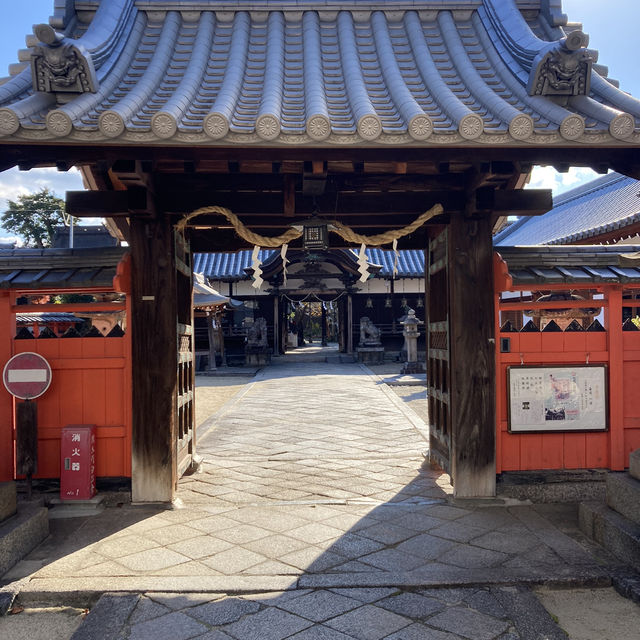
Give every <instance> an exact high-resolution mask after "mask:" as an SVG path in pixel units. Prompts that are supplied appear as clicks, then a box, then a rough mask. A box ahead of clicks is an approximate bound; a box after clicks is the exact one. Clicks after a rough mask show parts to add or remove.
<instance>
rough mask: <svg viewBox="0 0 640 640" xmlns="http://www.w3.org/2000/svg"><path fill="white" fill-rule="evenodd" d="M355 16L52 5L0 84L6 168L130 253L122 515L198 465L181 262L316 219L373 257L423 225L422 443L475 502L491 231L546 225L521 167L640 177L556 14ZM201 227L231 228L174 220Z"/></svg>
mask: <svg viewBox="0 0 640 640" xmlns="http://www.w3.org/2000/svg"><path fill="white" fill-rule="evenodd" d="M361 4H362V3H352V4H349V3H347V4H345V5H343V6H342V10H340V11H338V10H336V9H335V8H334V7H333V6H329V5H327V4H326V3H324V2H321V1H318V2H316V3H314V2H305V3H304V4H303V7H304V8H302V6H298V5H296V6H295V8H292V6H291V3H289V2H256V3H253V4H252V5H251V10H250V11H246V10H243V6H244V4H243V3H240V2H239V3H237V6H235V3H226V4H225V9H224V11H220V10H218V9H219V6H218V3H217V2H214V1H213V0H208V1H207V0H204V1H202V0H198V1H195V0H193V2H192V1H190V0H182V1H178V0H176V2H164V3H162V7H161V8H159V5H157V4H156V3H153V6H151V4H149V3H145V2H141V1H136V0H109V1H108V2H107V1H106V0H103V1H102V2H99V3H89V4H87V3H85V2H74V1H73V0H70V1H68V2H66V3H56V10H55V15H54V16H53V18H52V19H51V21H50V24H48V25H38V26H37V27H36V29H35V38H36V40H37V41H38V44H37V46H35V47H34V48H33V49H32V52H31V66H30V67H26V68H25V69H24V70H21V69H20V67H19V66H17V67H15V68H14V71H15V72H16V73H15V75H14V77H12V78H11V79H9V80H8V81H7V82H6V83H5V84H3V85H2V86H0V146H1V148H2V161H1V164H2V166H1V168H2V169H7V168H10V167H13V166H19V167H20V168H22V169H29V168H32V167H41V166H57V167H58V169H59V170H61V171H65V170H67V169H69V168H70V167H72V166H78V167H81V168H82V171H83V175H84V177H85V181H86V182H87V184H88V186H89V187H90V189H91V190H90V191H87V192H71V193H68V194H67V207H68V212H69V213H71V214H72V215H75V216H84V217H87V216H95V217H106V218H108V219H109V224H110V225H111V228H112V230H113V232H114V233H115V234H117V235H118V236H119V237H120V238H121V239H124V240H127V241H128V242H129V244H130V248H131V249H130V250H131V265H132V293H131V313H132V322H131V325H132V326H131V330H132V355H133V372H132V396H133V434H132V468H133V499H134V500H135V501H168V500H171V499H172V498H173V496H174V491H175V484H176V480H177V477H178V475H179V473H180V472H181V471H182V470H183V469H184V468H186V466H188V465H189V464H190V461H191V456H192V455H193V453H194V446H195V441H194V439H193V428H192V424H193V423H192V420H193V411H192V410H191V408H190V403H191V399H192V388H191V385H192V378H191V376H192V370H193V367H192V365H191V357H190V356H189V351H190V350H192V348H193V347H192V344H190V343H191V337H192V336H191V333H190V327H191V326H192V321H191V300H190V295H191V294H190V275H188V274H187V271H189V267H190V264H189V261H188V255H189V250H191V251H215V250H231V249H233V248H240V247H247V246H252V245H260V243H262V242H264V241H265V239H268V238H272V237H274V236H279V235H282V234H283V233H287V231H289V230H290V229H291V227H292V226H295V224H296V223H299V222H300V220H304V219H307V218H310V217H312V216H316V217H317V216H319V217H321V218H323V219H324V220H326V221H327V222H328V223H329V222H330V221H333V220H335V221H337V222H339V223H340V224H341V225H343V226H345V227H348V228H349V229H351V230H352V231H354V232H355V233H357V234H359V235H360V237H363V238H365V239H367V240H368V241H369V242H373V241H372V240H371V238H372V237H375V236H377V235H378V234H380V233H385V232H390V231H394V230H400V229H407V227H408V226H409V225H410V224H411V223H412V222H414V221H415V220H416V219H417V218H418V216H420V215H421V214H423V213H424V212H426V211H428V210H430V209H432V207H434V206H435V205H440V206H441V207H442V212H441V213H439V214H438V215H435V216H434V217H432V218H430V219H429V220H427V221H425V223H424V224H423V225H421V226H419V227H418V228H415V229H412V231H411V233H408V234H406V235H404V236H402V237H401V238H400V239H399V243H400V245H401V246H402V247H403V248H420V249H423V250H424V249H427V247H430V248H429V260H427V265H428V268H427V271H428V273H427V274H426V279H427V282H428V285H429V288H428V291H427V293H428V296H429V299H430V301H429V305H430V309H429V316H428V317H427V319H426V320H427V325H428V330H429V343H428V349H429V354H428V361H429V376H430V381H429V384H430V391H429V393H430V406H431V415H430V416H429V420H430V423H431V429H432V433H433V436H432V443H433V445H434V450H435V451H437V452H438V453H439V457H440V459H441V462H442V464H443V465H444V466H445V468H446V469H447V470H448V471H450V473H451V474H452V478H453V483H454V489H455V492H456V495H458V496H466V497H470V496H487V495H492V494H493V492H494V486H495V374H494V366H495V364H494V363H495V328H494V326H495V325H494V309H495V297H494V289H493V277H492V270H491V265H492V249H491V243H492V239H491V234H492V231H493V230H494V229H495V228H497V227H500V226H501V224H502V222H503V221H504V217H505V216H507V215H537V214H541V213H543V212H545V211H547V210H548V209H549V208H550V207H551V196H550V193H549V192H547V191H535V190H527V191H524V190H522V187H523V186H524V184H525V183H526V181H527V179H528V176H529V174H530V171H531V168H532V166H533V164H553V165H554V166H557V167H560V168H562V167H568V166H569V165H572V164H573V165H581V166H592V167H595V168H596V169H597V170H599V171H606V170H608V169H609V168H615V169H616V170H617V171H619V172H621V173H624V174H626V175H634V176H636V177H638V176H640V161H639V158H640V156H639V154H638V147H639V146H640V133H639V132H638V121H639V120H638V119H640V102H639V101H638V100H636V99H634V98H632V97H631V96H629V95H628V94H626V93H624V92H622V91H620V90H619V89H617V88H616V87H615V86H614V84H613V83H612V82H610V81H609V80H608V79H607V78H606V70H605V69H604V68H601V67H598V66H597V65H595V64H594V62H595V56H594V55H593V54H592V53H591V52H590V51H589V50H588V49H587V48H586V44H587V38H586V36H585V35H584V34H582V32H581V31H579V30H578V29H576V28H575V25H569V23H568V20H567V18H566V16H564V15H563V14H562V13H561V11H560V2H559V1H558V0H554V1H553V2H550V1H548V0H547V1H545V0H527V1H526V2H525V1H524V0H476V1H474V2H470V3H464V9H460V3H459V2H455V1H453V0H452V1H451V2H448V1H447V0H438V1H435V0H433V1H431V0H421V1H420V2H411V3H407V5H406V6H405V5H402V4H398V3H397V2H393V3H386V2H383V1H379V2H376V1H374V2H372V3H369V4H368V5H367V7H366V9H363V7H362V6H361ZM391 8H392V10H390V9H391ZM61 55H62V56H65V57H66V58H67V59H68V63H69V64H68V65H67V69H68V71H67V74H66V76H61V75H60V74H59V73H56V72H55V70H54V67H56V60H59V58H60V56H61ZM211 206H215V207H218V208H221V207H224V208H226V209H229V210H230V211H232V212H233V213H234V214H236V215H237V216H238V220H239V221H240V222H241V225H239V224H236V222H230V219H229V218H228V217H225V216H223V215H221V214H220V212H219V211H217V212H215V211H210V212H209V213H206V214H203V215H201V216H198V217H197V218H193V219H192V220H187V219H186V218H185V216H187V215H188V214H190V213H192V212H194V211H196V210H198V209H199V208H201V207H211ZM176 225H180V229H179V230H177V229H176ZM241 227H242V229H244V231H242V232H240V230H241ZM252 234H253V235H252ZM183 236H184V240H183ZM289 237H291V236H289ZM297 237H298V236H295V237H292V238H291V245H292V248H295V247H299V246H300V240H298V239H297ZM335 238H336V236H334V235H333V234H332V236H331V242H332V243H333V246H354V245H357V244H358V242H354V241H349V242H346V241H344V240H343V239H337V240H336V239H335ZM363 242H364V240H363ZM280 244H281V243H280ZM276 246H280V245H279V244H276ZM189 273H190V272H189Z"/></svg>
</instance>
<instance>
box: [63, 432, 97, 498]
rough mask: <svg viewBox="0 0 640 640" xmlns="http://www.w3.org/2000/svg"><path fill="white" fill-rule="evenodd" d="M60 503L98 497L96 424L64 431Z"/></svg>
mask: <svg viewBox="0 0 640 640" xmlns="http://www.w3.org/2000/svg"><path fill="white" fill-rule="evenodd" d="M60 456H61V460H60V499H61V500H90V499H91V498H93V496H94V495H95V494H96V431H95V425H92V424H75V425H74V424H72V425H68V426H66V427H63V429H62V440H61V442H60Z"/></svg>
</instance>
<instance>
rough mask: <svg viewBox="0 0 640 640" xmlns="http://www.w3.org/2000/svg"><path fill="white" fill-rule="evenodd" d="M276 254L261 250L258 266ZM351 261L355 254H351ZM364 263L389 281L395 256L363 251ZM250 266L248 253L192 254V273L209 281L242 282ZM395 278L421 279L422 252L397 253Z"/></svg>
mask: <svg viewBox="0 0 640 640" xmlns="http://www.w3.org/2000/svg"><path fill="white" fill-rule="evenodd" d="M275 254H276V252H275V251H270V250H267V249H263V250H261V251H260V254H259V257H260V261H261V262H262V263H265V262H267V261H268V260H269V259H270V258H271V257H273V256H274V255H275ZM353 254H354V257H355V256H356V252H355V251H353ZM367 259H368V260H369V262H370V263H371V264H379V265H382V269H381V270H380V273H379V275H380V277H383V278H390V277H391V275H392V274H393V264H394V260H395V253H394V252H393V251H389V250H385V249H367ZM250 266H251V251H250V250H245V251H237V252H235V253H196V254H194V257H193V271H194V273H201V274H202V275H204V276H205V277H207V278H209V279H210V280H245V279H247V280H248V279H250V278H249V276H248V275H247V273H246V272H245V269H246V268H248V267H250ZM398 277H400V278H422V277H424V252H423V251H420V250H418V249H405V250H401V251H398Z"/></svg>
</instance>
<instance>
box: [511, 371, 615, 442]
mask: <svg viewBox="0 0 640 640" xmlns="http://www.w3.org/2000/svg"><path fill="white" fill-rule="evenodd" d="M507 390H508V395H509V400H508V409H509V431H510V432H512V433H528V432H549V431H606V430H607V428H608V411H607V401H608V390H607V369H606V366H605V365H579V366H558V367H556V366H551V367H547V366H513V367H508V368H507Z"/></svg>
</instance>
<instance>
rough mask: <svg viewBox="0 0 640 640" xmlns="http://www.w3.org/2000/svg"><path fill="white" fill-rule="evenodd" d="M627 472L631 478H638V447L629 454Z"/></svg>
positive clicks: (639, 466)
mask: <svg viewBox="0 0 640 640" xmlns="http://www.w3.org/2000/svg"><path fill="white" fill-rule="evenodd" d="M629 473H630V474H631V477H632V478H635V479H636V480H640V449H636V450H635V451H632V452H631V453H630V454H629Z"/></svg>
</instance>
